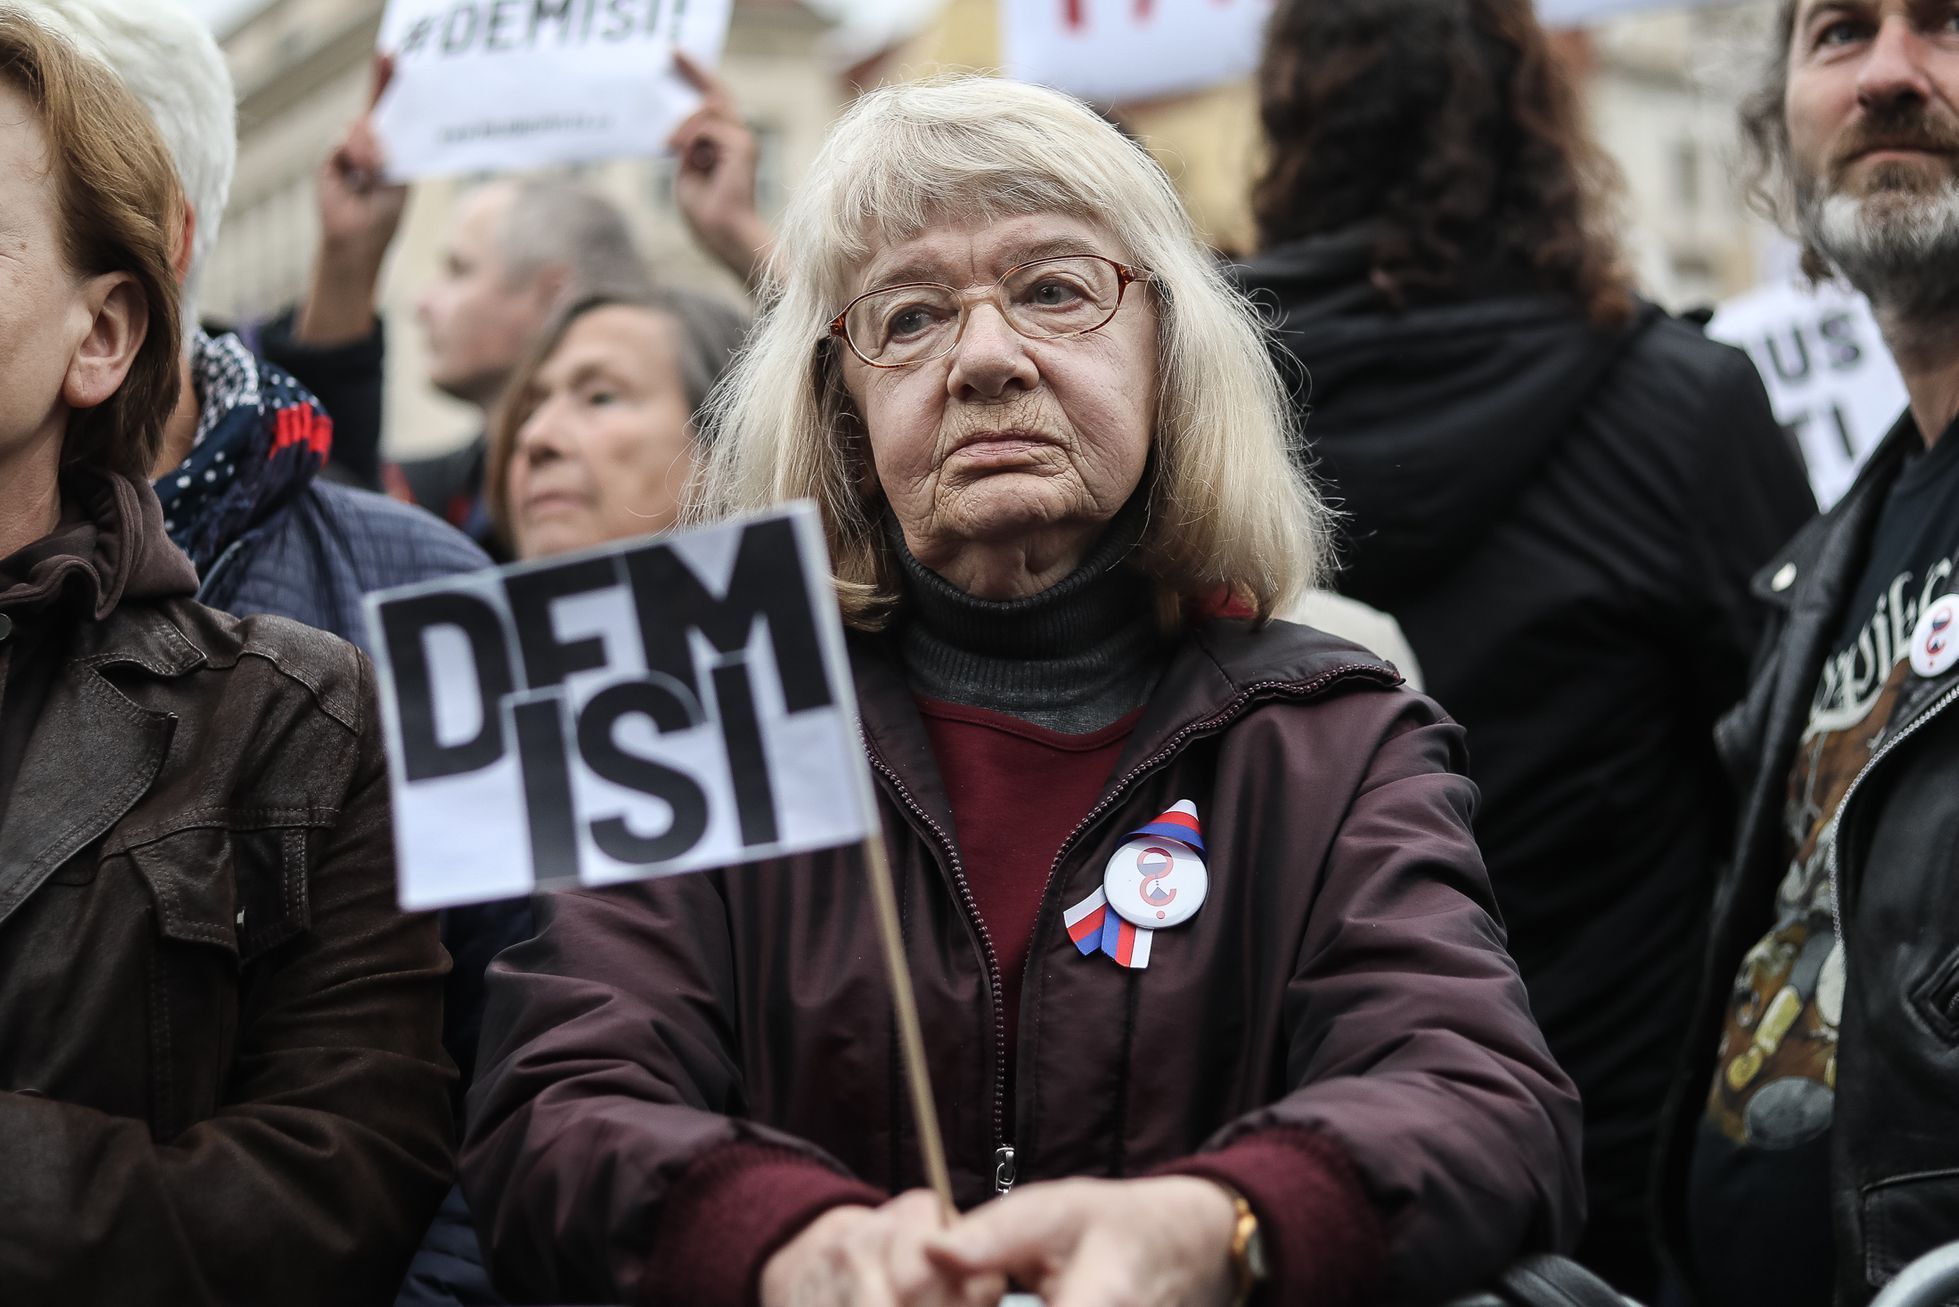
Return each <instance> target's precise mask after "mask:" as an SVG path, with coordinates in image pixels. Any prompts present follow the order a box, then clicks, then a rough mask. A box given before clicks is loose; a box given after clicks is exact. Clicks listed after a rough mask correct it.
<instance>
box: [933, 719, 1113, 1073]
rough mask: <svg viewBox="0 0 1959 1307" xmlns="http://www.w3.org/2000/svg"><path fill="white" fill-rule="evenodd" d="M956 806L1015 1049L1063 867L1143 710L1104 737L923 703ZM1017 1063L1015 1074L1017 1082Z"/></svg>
mask: <svg viewBox="0 0 1959 1307" xmlns="http://www.w3.org/2000/svg"><path fill="white" fill-rule="evenodd" d="M917 698H918V711H919V713H920V715H921V716H923V717H924V719H925V733H926V734H927V735H928V736H930V737H931V740H932V757H933V758H934V760H936V761H937V762H938V764H939V776H940V778H941V779H942V780H943V781H944V783H945V792H946V799H947V801H948V802H949V803H951V805H952V822H953V832H952V838H953V840H954V841H955V842H956V843H957V844H958V846H959V860H960V862H961V863H963V864H964V865H965V868H966V883H967V884H969V885H971V886H972V889H973V898H974V900H975V901H976V903H977V904H978V906H979V915H980V921H981V922H982V923H984V924H985V926H986V934H987V937H988V938H989V939H991V940H992V941H993V952H994V954H995V955H996V956H997V957H998V958H999V961H1000V982H1001V984H1000V991H1001V997H1002V998H1003V999H1004V1000H1005V1002H1006V1009H1007V1047H1008V1048H1009V1049H1011V1048H1013V1047H1014V1045H1015V1043H1016V1042H1017V1040H1018V1039H1019V1030H1020V982H1021V978H1022V976H1023V974H1024V973H1025V972H1026V970H1027V953H1028V950H1029V949H1030V948H1031V947H1032V946H1033V943H1034V919H1035V918H1036V917H1038V916H1039V915H1040V912H1041V895H1042V893H1043V892H1044V891H1045V890H1046V889H1047V883H1048V872H1049V871H1051V870H1052V869H1053V867H1054V857H1055V855H1056V854H1057V853H1059V852H1061V845H1062V842H1063V841H1064V840H1066V839H1067V838H1068V835H1069V833H1070V832H1072V831H1073V830H1074V829H1075V827H1076V825H1077V824H1079V823H1080V821H1081V819H1082V818H1083V816H1085V815H1086V814H1087V812H1088V810H1089V809H1090V808H1092V807H1094V806H1095V801H1096V800H1097V799H1098V798H1100V797H1101V796H1102V788H1103V786H1105V785H1107V784H1108V781H1109V773H1110V772H1112V771H1113V770H1115V765H1116V759H1117V758H1119V757H1120V756H1121V755H1122V746H1123V745H1124V744H1126V743H1127V742H1128V740H1129V733H1130V732H1131V731H1133V730H1135V729H1136V719H1137V718H1138V717H1141V716H1142V715H1143V710H1142V709H1141V708H1138V709H1136V710H1134V711H1133V712H1128V713H1124V714H1123V715H1122V716H1121V717H1119V718H1117V719H1116V720H1115V721H1113V722H1111V723H1109V724H1108V725H1107V726H1104V727H1103V728H1102V729H1101V730H1099V731H1091V732H1089V733H1088V734H1087V735H1065V734H1063V733H1062V732H1060V731H1051V730H1048V729H1047V728H1046V727H1042V726H1035V725H1033V724H1032V723H1030V722H1024V721H1021V720H1020V719H1019V718H1017V717H1009V716H1007V715H1006V714H1005V713H997V712H988V711H987V710H986V709H984V708H969V707H966V706H964V705H961V704H956V703H946V702H944V701H943V700H940V699H928V698H926V697H925V696H924V695H919V696H917ZM1012 1066H1013V1064H1012V1061H1011V1060H1009V1062H1008V1074H1009V1075H1011V1074H1012Z"/></svg>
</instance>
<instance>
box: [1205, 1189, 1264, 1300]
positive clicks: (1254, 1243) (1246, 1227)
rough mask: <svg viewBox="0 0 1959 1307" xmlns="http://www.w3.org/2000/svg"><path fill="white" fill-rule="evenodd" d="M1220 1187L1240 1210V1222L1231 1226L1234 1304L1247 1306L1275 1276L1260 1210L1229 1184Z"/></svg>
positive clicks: (1237, 1212)
mask: <svg viewBox="0 0 1959 1307" xmlns="http://www.w3.org/2000/svg"><path fill="white" fill-rule="evenodd" d="M1218 1188H1220V1189H1222V1190H1224V1192H1225V1194H1226V1195H1227V1196H1228V1197H1229V1198H1230V1199H1231V1206H1232V1210H1233V1211H1234V1212H1235V1213H1236V1214H1237V1224H1235V1225H1234V1226H1233V1227H1232V1230H1231V1270H1232V1273H1233V1274H1234V1275H1235V1276H1237V1290H1236V1293H1235V1294H1234V1295H1233V1297H1232V1299H1231V1304H1232V1307H1245V1304H1246V1303H1249V1302H1250V1301H1251V1300H1252V1295H1253V1294H1254V1293H1256V1292H1258V1286H1260V1285H1261V1284H1264V1283H1265V1282H1266V1281H1267V1280H1270V1279H1271V1278H1272V1267H1271V1264H1270V1263H1269V1262H1267V1261H1266V1260H1265V1240H1264V1239H1263V1238H1262V1237H1261V1236H1260V1235H1259V1231H1258V1213H1256V1212H1254V1211H1253V1210H1252V1205H1251V1204H1250V1203H1249V1202H1247V1201H1246V1200H1245V1195H1243V1194H1241V1193H1239V1192H1238V1191H1237V1190H1236V1189H1233V1188H1232V1187H1231V1186H1230V1185H1228V1184H1221V1185H1219V1186H1218Z"/></svg>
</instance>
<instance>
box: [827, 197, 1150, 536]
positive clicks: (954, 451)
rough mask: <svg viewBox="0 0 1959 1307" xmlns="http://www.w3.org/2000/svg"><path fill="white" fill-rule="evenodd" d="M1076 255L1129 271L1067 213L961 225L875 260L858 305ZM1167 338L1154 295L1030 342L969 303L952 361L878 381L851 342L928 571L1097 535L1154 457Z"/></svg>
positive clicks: (876, 443)
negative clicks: (878, 296) (1160, 356)
mask: <svg viewBox="0 0 1959 1307" xmlns="http://www.w3.org/2000/svg"><path fill="white" fill-rule="evenodd" d="M1062 254H1099V255H1103V256H1105V257H1108V258H1111V259H1115V260H1117V261H1119V262H1123V263H1127V262H1128V261H1129V258H1130V256H1129V253H1128V251H1126V250H1123V249H1121V248H1119V247H1117V245H1116V243H1115V241H1114V239H1113V238H1112V237H1111V236H1110V235H1109V233H1108V232H1107V231H1105V230H1103V229H1102V228H1101V227H1100V226H1098V225H1096V224H1093V223H1089V222H1085V221H1082V220H1080V219H1077V218H1073V217H1068V216H1064V215H1060V214H1033V215H1023V216H1018V217H1012V218H1002V219H998V220H996V221H993V222H979V221H948V222H945V223H942V224H939V225H935V226H929V227H928V228H927V229H926V230H925V231H923V232H921V233H920V234H919V235H917V236H914V237H912V238H911V239H909V240H905V241H901V242H898V243H896V244H892V245H889V246H887V247H885V248H883V249H880V250H877V251H875V252H874V253H873V256H872V258H871V259H870V261H869V262H868V263H867V264H866V266H865V268H864V272H863V276H862V278H861V279H860V280H859V282H858V284H857V286H856V288H855V292H856V293H862V292H864V291H869V290H874V289H877V288H880V287H883V286H889V285H894V284H897V283H901V282H912V281H931V282H940V283H943V284H945V285H948V286H953V287H957V288H961V289H968V290H973V291H983V290H986V289H987V288H990V287H991V286H992V285H993V284H994V282H996V281H997V280H998V279H999V278H1000V276H1001V275H1002V274H1003V273H1005V272H1006V271H1007V270H1008V269H1010V268H1013V267H1015V266H1016V265H1018V264H1022V263H1026V262H1029V261H1031V260H1035V259H1044V258H1048V257H1051V256H1055V255H1062ZM838 307H839V308H841V307H842V306H841V305H839V306H838ZM1156 333H1157V315H1156V306H1155V303H1154V300H1153V297H1152V295H1151V294H1150V292H1149V291H1148V289H1147V288H1145V287H1142V286H1132V287H1130V288H1129V291H1128V293H1127V294H1126V295H1125V296H1124V297H1123V300H1122V306H1121V308H1120V309H1119V310H1118V311H1117V313H1116V315H1115V317H1114V318H1113V319H1111V320H1110V321H1109V323H1108V324H1107V325H1106V326H1104V327H1102V328H1100V329H1099V330H1097V331H1092V332H1090V333H1088V334H1086V335H1077V336H1064V337H1058V338H1053V339H1030V338H1028V337H1026V336H1023V335H1021V334H1020V333H1019V332H1018V331H1016V330H1015V329H1014V328H1013V327H1012V326H1010V325H1009V324H1008V322H1007V320H1006V318H1005V316H1004V315H1003V314H1002V313H1001V312H1000V310H999V308H998V307H997V306H996V305H995V304H993V303H990V302H987V301H985V300H970V301H969V307H968V309H967V316H966V324H965V329H964V332H963V334H962V335H961V336H960V338H959V343H958V344H957V345H956V346H955V347H954V348H953V350H952V352H951V353H950V354H948V355H946V356H945V357H943V358H939V359H934V360H932V361H930V362H927V363H921V364H918V365H915V366H912V367H906V368H897V369H882V368H874V367H872V366H870V365H869V364H867V363H865V362H864V361H863V360H862V359H859V358H857V357H856V356H855V355H853V354H852V353H851V352H850V351H848V350H845V349H841V348H840V346H841V342H839V357H840V358H841V359H842V367H843V375H844V384H845V386H846V388H847V389H848V390H849V392H850V396H851V398H852V400H853V401H854V402H855V405H856V409H857V413H858V415H859V417H861V418H862V420H863V423H864V429H865V433H866V436H867V437H868V442H869V447H870V455H871V461H872V464H873V466H874V468H875V470H876V476H877V482H878V486H879V488H880V489H881V490H882V491H883V494H884V497H885V499H886V500H887V501H888V502H889V504H890V505H891V510H892V512H893V514H894V515H895V517H896V519H897V522H898V525H899V526H900V527H901V528H902V529H903V530H904V533H905V543H906V544H907V545H908V546H909V547H910V548H911V551H912V553H913V554H914V555H916V556H917V558H918V559H919V561H920V562H922V563H924V564H925V565H926V566H927V567H930V568H932V569H933V570H934V571H937V572H940V573H942V574H944V573H948V572H949V571H950V570H951V569H952V568H953V567H955V566H956V560H958V558H959V556H960V555H961V553H962V552H964V551H967V550H970V549H974V548H976V547H985V546H989V545H999V544H1012V543H1013V542H1014V541H1015V540H1016V539H1017V538H1022V537H1027V536H1030V535H1033V534H1035V533H1041V532H1048V533H1053V532H1055V531H1057V530H1059V531H1075V532H1078V533H1079V534H1081V535H1082V536H1083V538H1085V539H1092V538H1093V536H1094V535H1096V534H1099V531H1100V528H1101V527H1102V526H1103V525H1104V524H1106V523H1107V522H1108V520H1109V519H1110V518H1111V517H1113V516H1114V515H1115V513H1116V511H1117V510H1118V509H1120V508H1121V507H1122V506H1123V504H1124V503H1125V502H1127V501H1128V499H1129V497H1130V495H1131V494H1132V493H1134V491H1135V490H1136V487H1137V486H1138V485H1139V484H1140V483H1141V481H1142V477H1143V469H1144V466H1145V464H1146V463H1147V462H1148V459H1149V453H1150V441H1151V439H1152V436H1153V435H1154V430H1155V415H1156V402H1157V378H1156V370H1157V346H1156Z"/></svg>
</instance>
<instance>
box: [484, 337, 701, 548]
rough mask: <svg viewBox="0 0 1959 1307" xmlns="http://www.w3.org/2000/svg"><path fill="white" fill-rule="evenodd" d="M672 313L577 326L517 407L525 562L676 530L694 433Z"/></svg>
mask: <svg viewBox="0 0 1959 1307" xmlns="http://www.w3.org/2000/svg"><path fill="white" fill-rule="evenodd" d="M675 331H676V328H675V325H674V322H673V320H672V319H671V318H670V317H668V316H667V315H666V314H663V313H654V312H650V311H648V310H646V309H642V308H633V307H627V306H624V305H609V306H607V307H605V308H600V309H594V310H592V311H591V312H589V313H586V314H584V315H583V316H581V317H580V318H578V319H577V321H575V322H573V323H572V324H571V326H570V327H569V328H568V329H567V330H566V332H565V335H564V339H563V340H561V341H559V342H558V347H557V348H556V349H554V350H552V351H551V354H550V356H549V357H548V358H546V359H545V361H544V365H543V366H542V367H540V368H539V369H538V371H537V375H536V377H535V378H533V379H532V381H531V383H530V384H529V385H527V386H526V387H525V388H524V393H523V394H522V395H520V396H517V397H516V402H517V403H518V404H519V405H520V406H522V407H528V408H529V409H530V413H529V415H528V416H527V417H526V418H525V419H524V422H523V424H522V425H521V426H519V427H518V429H517V443H516V448H515V449H514V450H512V452H511V459H510V473H509V476H508V478H507V479H506V486H507V489H506V494H507V496H508V498H507V502H506V504H505V510H506V512H507V513H508V514H509V520H510V522H511V524H512V530H513V533H514V534H515V536H516V545H517V553H518V555H519V556H520V557H523V558H542V557H546V556H548V555H551V554H560V553H564V552H566V551H568V550H573V549H584V548H587V547H589V546H592V545H596V544H600V543H603V542H604V541H607V540H620V539H626V538H628V537H632V536H640V535H647V534H649V533H652V532H657V531H665V530H667V529H668V528H670V527H671V526H673V524H674V520H675V518H676V517H677V516H678V514H679V511H680V499H681V495H682V493H683V492H684V491H685V490H686V487H687V480H688V478H689V477H690V476H691V475H692V474H693V471H694V458H695V451H694V431H693V425H692V420H691V419H692V415H691V414H690V413H689V412H688V407H687V394H686V390H685V387H684V386H683V384H682V382H681V376H680V367H679V364H678V362H677V356H676V352H675V345H676V343H677V342H676V340H675Z"/></svg>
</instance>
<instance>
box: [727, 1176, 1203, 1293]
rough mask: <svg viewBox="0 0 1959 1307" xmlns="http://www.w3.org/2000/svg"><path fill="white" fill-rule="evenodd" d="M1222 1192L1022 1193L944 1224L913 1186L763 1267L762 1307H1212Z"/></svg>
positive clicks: (1161, 1186)
mask: <svg viewBox="0 0 1959 1307" xmlns="http://www.w3.org/2000/svg"><path fill="white" fill-rule="evenodd" d="M1235 1225H1236V1213H1235V1209H1234V1205H1233V1202H1232V1199H1231V1197H1230V1195H1229V1194H1227V1193H1226V1191H1225V1190H1224V1189H1223V1188H1222V1187H1221V1186H1219V1185H1216V1184H1213V1183H1212V1182H1211V1181H1209V1180H1202V1179H1197V1178H1194V1177H1188V1176H1164V1177H1160V1178H1155V1179H1144V1180H1090V1179H1078V1180H1058V1181H1054V1182H1051V1183H1045V1184H1030V1185H1027V1186H1026V1187H1024V1188H1022V1189H1019V1190H1017V1191H1015V1192H1014V1193H1013V1194H1011V1195H1009V1196H1008V1197H1006V1198H1002V1199H999V1200H997V1201H995V1202H991V1203H988V1204H986V1205H985V1206H984V1207H980V1208H977V1209H976V1210H974V1211H972V1212H970V1213H967V1214H966V1215H964V1216H961V1217H958V1218H956V1219H955V1220H953V1221H952V1222H951V1223H950V1224H947V1223H946V1222H945V1221H944V1220H943V1219H942V1216H941V1213H940V1209H939V1203H938V1200H937V1199H936V1198H934V1197H933V1196H932V1194H931V1193H930V1192H928V1191H926V1190H922V1189H921V1190H913V1191H912V1192H910V1193H907V1194H903V1195H901V1196H899V1197H897V1198H894V1199H892V1200H891V1201H890V1202H888V1203H886V1204H884V1205H883V1206H882V1207H877V1208H871V1207H835V1208H832V1209H831V1210H830V1211H828V1212H826V1213H825V1214H824V1215H822V1216H820V1217H818V1218H817V1219H816V1220H815V1221H813V1222H811V1223H810V1225H808V1226H807V1227H805V1228H804V1230H803V1232H802V1233H801V1234H800V1235H798V1236H797V1237H796V1238H794V1239H792V1240H790V1241H789V1242H788V1243H787V1244H785V1245H784V1246H783V1247H782V1248H781V1249H780V1250H779V1251H778V1252H777V1253H776V1254H775V1255H774V1256H773V1257H772V1258H770V1259H769V1261H768V1262H767V1263H766V1265H765V1266H764V1267H763V1270H762V1286H761V1288H762V1303H763V1307H995V1305H996V1304H997V1303H999V1301H1000V1298H1001V1295H1002V1294H1003V1293H1004V1292H1005V1290H1006V1288H1007V1285H1008V1283H1009V1282H1011V1283H1012V1284H1014V1285H1016V1286H1019V1287H1022V1288H1025V1289H1027V1290H1028V1291H1030V1292H1032V1293H1035V1294H1038V1295H1039V1296H1040V1298H1041V1299H1042V1301H1043V1302H1044V1303H1045V1304H1046V1307H1213V1305H1217V1307H1222V1305H1223V1304H1227V1303H1230V1302H1231V1301H1232V1300H1233V1297H1234V1296H1235V1290H1236V1287H1237V1280H1236V1274H1235V1272H1234V1270H1233V1266H1232V1257H1231V1239H1232V1232H1233V1230H1234V1228H1235Z"/></svg>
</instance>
